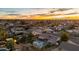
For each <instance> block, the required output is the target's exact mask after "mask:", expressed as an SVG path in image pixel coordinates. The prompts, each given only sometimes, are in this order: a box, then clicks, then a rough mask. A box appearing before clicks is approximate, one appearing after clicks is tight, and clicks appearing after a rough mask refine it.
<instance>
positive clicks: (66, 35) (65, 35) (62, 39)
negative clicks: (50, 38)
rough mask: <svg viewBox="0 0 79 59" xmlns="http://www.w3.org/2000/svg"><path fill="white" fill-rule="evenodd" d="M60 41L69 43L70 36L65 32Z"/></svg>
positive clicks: (62, 33)
mask: <svg viewBox="0 0 79 59" xmlns="http://www.w3.org/2000/svg"><path fill="white" fill-rule="evenodd" d="M60 40H61V41H65V42H66V41H68V40H69V34H68V33H67V32H65V31H62V32H61V36H60Z"/></svg>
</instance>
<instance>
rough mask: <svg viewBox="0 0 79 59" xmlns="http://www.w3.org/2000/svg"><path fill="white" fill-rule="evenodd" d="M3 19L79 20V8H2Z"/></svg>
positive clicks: (0, 11) (0, 13)
mask: <svg viewBox="0 0 79 59" xmlns="http://www.w3.org/2000/svg"><path fill="white" fill-rule="evenodd" d="M0 18H1V19H3V18H4V19H16V18H20V19H65V18H66V19H79V8H0Z"/></svg>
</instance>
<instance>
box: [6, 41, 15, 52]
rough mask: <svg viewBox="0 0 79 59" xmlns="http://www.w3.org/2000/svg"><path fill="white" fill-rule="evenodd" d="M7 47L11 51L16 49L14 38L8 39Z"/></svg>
mask: <svg viewBox="0 0 79 59" xmlns="http://www.w3.org/2000/svg"><path fill="white" fill-rule="evenodd" d="M6 47H7V48H8V49H9V50H10V51H12V50H14V41H13V40H8V41H7V42H6Z"/></svg>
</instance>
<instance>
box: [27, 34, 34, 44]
mask: <svg viewBox="0 0 79 59" xmlns="http://www.w3.org/2000/svg"><path fill="white" fill-rule="evenodd" d="M33 37H34V36H33V34H32V33H29V34H28V37H27V42H28V43H32V42H33Z"/></svg>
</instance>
